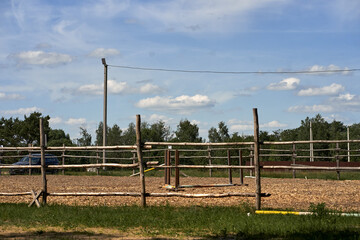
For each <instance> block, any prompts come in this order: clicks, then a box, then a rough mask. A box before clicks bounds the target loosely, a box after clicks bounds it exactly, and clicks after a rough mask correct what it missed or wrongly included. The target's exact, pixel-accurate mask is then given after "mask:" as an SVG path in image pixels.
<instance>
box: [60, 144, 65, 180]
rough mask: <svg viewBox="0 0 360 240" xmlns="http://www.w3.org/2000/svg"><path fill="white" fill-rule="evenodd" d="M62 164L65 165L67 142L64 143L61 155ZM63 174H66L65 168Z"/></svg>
mask: <svg viewBox="0 0 360 240" xmlns="http://www.w3.org/2000/svg"><path fill="white" fill-rule="evenodd" d="M61 164H62V165H63V166H64V165H65V144H63V152H62V156H61ZM62 175H65V168H63V169H62Z"/></svg>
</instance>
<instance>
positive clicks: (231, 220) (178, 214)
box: [0, 204, 360, 239]
mask: <svg viewBox="0 0 360 240" xmlns="http://www.w3.org/2000/svg"><path fill="white" fill-rule="evenodd" d="M324 206H325V205H317V206H312V208H313V209H312V210H314V211H315V212H318V213H321V214H317V215H312V216H292V215H255V214H253V209H252V207H250V206H249V205H248V204H243V205H239V206H234V207H199V206H192V207H172V206H151V207H147V208H145V209H143V208H141V207H138V206H122V207H107V206H101V207H90V206H85V207H80V206H62V205H50V206H45V207H42V208H40V209H38V208H35V207H33V208H28V207H27V206H26V205H25V204H0V226H2V227H6V226H17V227H23V228H25V229H29V228H35V229H39V230H38V231H44V230H43V229H44V228H46V227H60V228H61V229H64V230H71V229H74V230H76V231H82V232H86V228H107V229H108V228H110V229H117V230H120V231H122V232H124V233H126V232H132V231H133V230H134V229H137V231H140V232H139V234H140V235H141V236H150V237H156V236H168V237H178V236H182V237H203V238H214V239H218V238H233V239H360V220H359V218H356V217H339V216H333V215H328V214H327V213H328V210H327V209H326V208H324ZM248 212H251V214H250V216H248V215H247V213H248Z"/></svg>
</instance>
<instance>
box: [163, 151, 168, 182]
mask: <svg viewBox="0 0 360 240" xmlns="http://www.w3.org/2000/svg"><path fill="white" fill-rule="evenodd" d="M168 151H169V150H167V149H166V150H165V151H164V166H167V161H168ZM167 173H168V172H167V168H164V184H165V185H166V184H168V182H167V179H168V178H167Z"/></svg>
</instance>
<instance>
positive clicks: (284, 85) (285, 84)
mask: <svg viewBox="0 0 360 240" xmlns="http://www.w3.org/2000/svg"><path fill="white" fill-rule="evenodd" d="M299 83H300V79H298V78H286V79H284V80H282V81H280V82H278V83H271V84H270V85H269V86H267V89H269V90H275V91H279V90H294V89H296V88H297V86H298V85H299Z"/></svg>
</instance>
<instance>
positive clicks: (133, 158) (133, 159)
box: [132, 152, 136, 174]
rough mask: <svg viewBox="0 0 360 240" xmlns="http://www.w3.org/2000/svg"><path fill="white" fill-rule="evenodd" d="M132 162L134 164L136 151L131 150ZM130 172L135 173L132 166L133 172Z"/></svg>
mask: <svg viewBox="0 0 360 240" xmlns="http://www.w3.org/2000/svg"><path fill="white" fill-rule="evenodd" d="M132 154H133V155H132V163H133V164H135V163H136V152H132ZM132 174H135V168H133V173H132Z"/></svg>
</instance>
